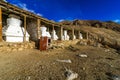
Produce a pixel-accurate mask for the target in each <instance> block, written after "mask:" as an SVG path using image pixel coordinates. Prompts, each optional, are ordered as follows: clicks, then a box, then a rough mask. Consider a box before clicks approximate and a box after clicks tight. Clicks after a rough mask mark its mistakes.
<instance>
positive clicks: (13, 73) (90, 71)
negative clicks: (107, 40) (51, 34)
mask: <svg viewBox="0 0 120 80" xmlns="http://www.w3.org/2000/svg"><path fill="white" fill-rule="evenodd" d="M73 47H74V48H75V49H76V51H72V50H71V49H69V48H66V49H54V50H48V51H43V52H40V51H39V50H35V49H33V50H25V51H21V52H12V53H11V52H9V53H7V52H2V53H0V80H65V79H66V77H65V75H64V73H65V68H67V69H70V70H72V71H74V72H76V73H77V74H78V78H77V79H76V80H109V79H108V78H109V77H108V76H107V75H106V73H112V74H115V75H120V65H118V64H120V55H119V54H118V53H116V51H115V50H114V49H105V48H96V47H92V46H77V45H75V46H73ZM81 54H85V55H87V57H84V58H83V57H80V56H78V55H81ZM58 59H59V60H71V62H72V63H65V62H58V61H57V60H58Z"/></svg>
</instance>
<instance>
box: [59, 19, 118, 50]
mask: <svg viewBox="0 0 120 80" xmlns="http://www.w3.org/2000/svg"><path fill="white" fill-rule="evenodd" d="M61 23H62V24H64V25H78V27H79V29H80V31H81V32H84V33H87V32H88V33H89V40H92V41H96V42H99V43H101V44H103V45H107V46H109V47H112V48H115V49H118V50H119V49H120V24H118V23H115V22H112V21H107V22H101V21H96V20H89V21H88V20H75V21H73V22H70V21H63V22H61Z"/></svg>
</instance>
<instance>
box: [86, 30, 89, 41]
mask: <svg viewBox="0 0 120 80" xmlns="http://www.w3.org/2000/svg"><path fill="white" fill-rule="evenodd" d="M86 36H87V40H88V39H89V33H88V32H87V33H86Z"/></svg>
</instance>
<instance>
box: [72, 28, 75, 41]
mask: <svg viewBox="0 0 120 80" xmlns="http://www.w3.org/2000/svg"><path fill="white" fill-rule="evenodd" d="M74 32H75V31H74V28H72V40H74V34H75V33H74Z"/></svg>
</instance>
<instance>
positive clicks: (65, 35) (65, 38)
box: [62, 30, 70, 40]
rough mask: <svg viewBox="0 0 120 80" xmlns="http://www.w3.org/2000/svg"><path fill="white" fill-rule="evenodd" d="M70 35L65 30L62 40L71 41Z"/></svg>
mask: <svg viewBox="0 0 120 80" xmlns="http://www.w3.org/2000/svg"><path fill="white" fill-rule="evenodd" d="M69 38H70V37H69V35H68V34H67V30H64V33H63V37H62V40H69Z"/></svg>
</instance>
